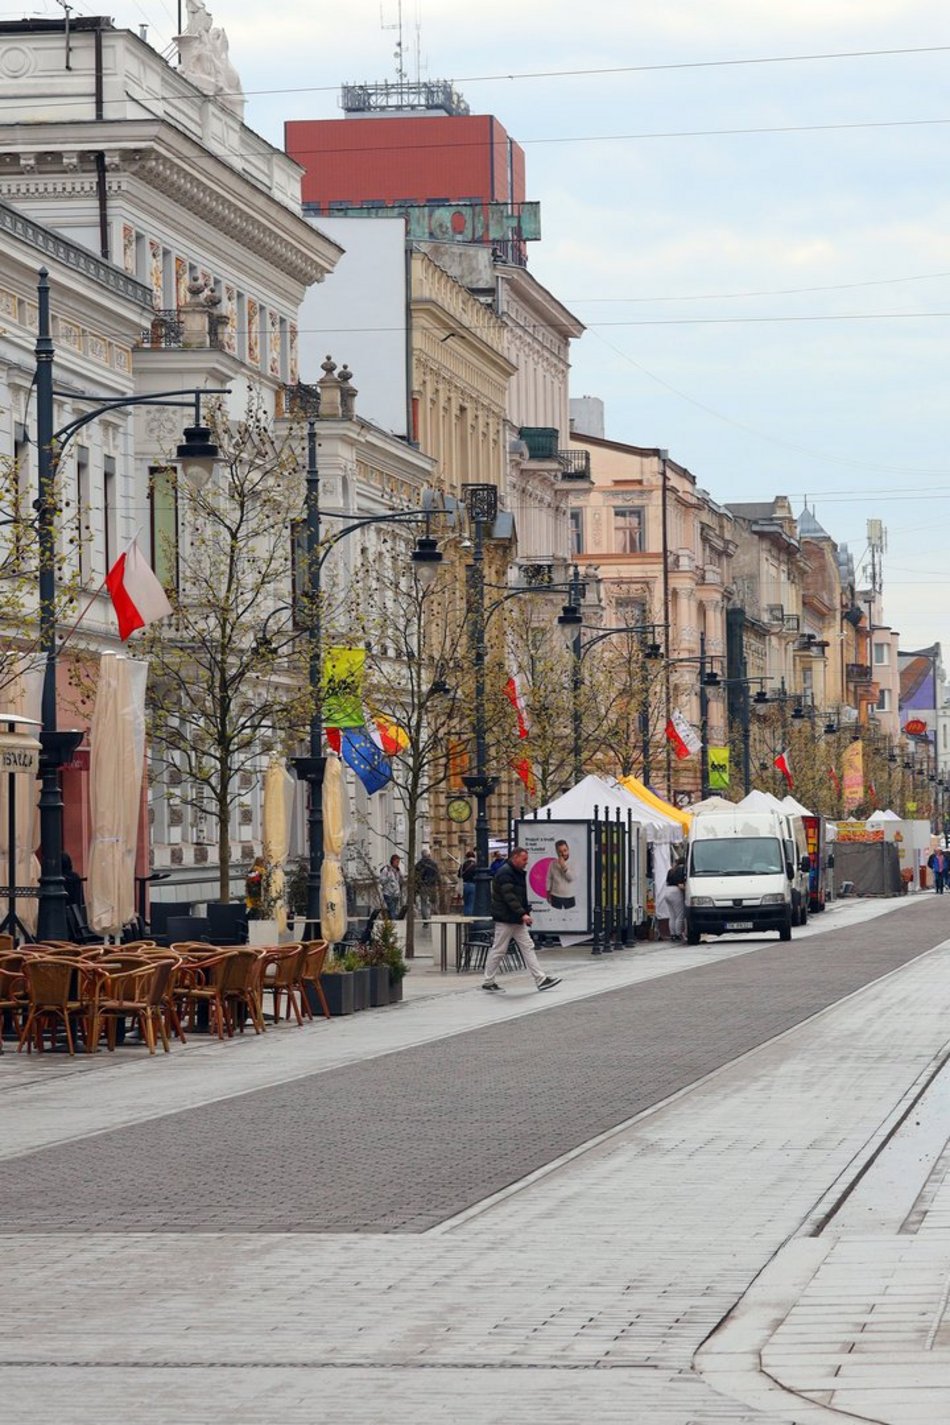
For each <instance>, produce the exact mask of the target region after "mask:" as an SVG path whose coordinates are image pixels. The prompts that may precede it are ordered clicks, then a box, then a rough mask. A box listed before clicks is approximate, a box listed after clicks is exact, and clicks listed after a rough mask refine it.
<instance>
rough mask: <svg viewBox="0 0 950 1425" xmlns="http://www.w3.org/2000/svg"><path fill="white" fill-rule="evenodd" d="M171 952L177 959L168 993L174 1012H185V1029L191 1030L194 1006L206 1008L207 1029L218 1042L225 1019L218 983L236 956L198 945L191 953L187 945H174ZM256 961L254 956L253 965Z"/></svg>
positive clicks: (222, 1036)
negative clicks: (205, 1006)
mask: <svg viewBox="0 0 950 1425" xmlns="http://www.w3.org/2000/svg"><path fill="white" fill-rule="evenodd" d="M172 949H173V950H174V951H175V953H176V954H178V955H180V956H181V965H180V967H179V970H178V973H177V975H176V977H175V983H174V986H173V989H172V998H173V1000H174V1002H175V1007H176V1010H177V1011H178V1012H179V1014H184V1013H185V1012H186V1011H187V1014H188V1025H189V1028H190V1029H194V1027H195V1019H196V1012H197V1008H198V1005H199V1004H206V1005H207V1006H208V1022H209V1026H210V1027H213V1029H214V1031H215V1033H216V1034H217V1036H218V1038H219V1039H223V1038H224V1032H225V1026H226V1023H227V1016H226V1013H225V1007H224V998H223V995H222V987H221V980H222V976H223V974H224V968H225V966H226V964H227V962H228V961H229V960H230V959H231V957H232V956H234V955H237V954H238V953H239V952H238V951H237V950H217V949H215V947H214V946H212V945H202V946H200V947H198V948H197V949H195V948H194V947H192V946H191V945H188V944H187V943H180V944H176V945H174V946H173V947H172ZM205 952H210V953H205ZM241 953H246V952H241ZM256 958H257V957H256V956H255V957H254V959H255V961H256Z"/></svg>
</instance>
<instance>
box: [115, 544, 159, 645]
mask: <svg viewBox="0 0 950 1425" xmlns="http://www.w3.org/2000/svg"><path fill="white" fill-rule="evenodd" d="M106 588H107V589H108V590H109V597H110V598H111V599H112V607H113V608H114V609H115V613H116V618H117V619H118V620H119V637H120V638H121V640H122V642H123V643H124V642H125V641H126V639H127V638H128V637H129V635H130V634H133V633H134V632H135V630H136V629H137V628H146V627H147V626H148V625H149V624H150V623H156V622H157V621H158V620H159V619H160V618H167V617H168V615H169V614H170V613H171V611H172V606H171V604H170V603H169V602H168V595H167V594H166V593H165V590H164V589H163V588H162V586H161V584H160V583H159V581H158V579H157V578H156V577H155V574H154V573H153V571H152V569H151V566H150V565H149V562H148V560H147V559H146V558H145V557H144V555H143V554H142V551H141V550H140V549H139V546H138V542H137V541H136V540H134V539H133V540H132V543H131V544H130V545H129V547H128V549H127V550H126V551H125V552H124V553H123V554H120V555H119V557H118V559H117V560H116V561H115V563H114V564H113V566H112V568H111V569H110V570H109V572H108V574H107V575H106Z"/></svg>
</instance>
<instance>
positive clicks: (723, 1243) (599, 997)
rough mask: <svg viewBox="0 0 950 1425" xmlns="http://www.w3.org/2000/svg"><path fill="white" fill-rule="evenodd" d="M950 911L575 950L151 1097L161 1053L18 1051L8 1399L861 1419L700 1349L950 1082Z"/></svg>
mask: <svg viewBox="0 0 950 1425" xmlns="http://www.w3.org/2000/svg"><path fill="white" fill-rule="evenodd" d="M944 904H945V902H942V901H938V900H937V899H936V898H930V897H927V898H924V897H921V898H919V899H917V898H915V899H914V900H913V901H910V902H903V903H900V904H899V905H897V906H896V907H895V906H894V905H893V903H890V904H886V905H885V904H883V903H877V904H875V903H869V902H853V903H851V904H849V905H839V906H837V907H835V909H834V910H833V911H830V912H829V913H828V914H827V915H826V916H824V917H819V918H816V919H815V920H813V922H812V923H811V924H810V925H809V927H808V928H807V930H806V931H804V932H800V933H798V934H796V937H795V939H794V941H793V943H792V945H791V946H790V947H788V946H784V945H782V946H780V945H779V944H778V943H777V942H776V941H775V940H774V939H772V940H762V941H754V942H749V941H746V942H742V943H735V942H733V943H729V942H726V941H722V942H704V943H703V944H702V945H700V946H698V947H695V948H693V949H687V948H686V947H680V946H663V947H649V948H646V949H644V950H642V951H639V950H634V951H632V952H624V953H622V954H620V955H615V956H612V957H606V963H598V962H587V963H581V962H580V961H579V960H578V961H576V962H575V964H574V965H573V966H572V968H571V970H570V971H569V972H568V971H567V967H566V966H565V967H564V970H565V978H564V983H563V985H562V986H560V987H559V988H558V989H557V990H556V991H554V992H552V993H551V994H550V995H542V996H539V995H537V994H536V993H534V992H533V990H532V989H531V988H530V987H527V988H523V989H522V986H523V984H524V979H523V977H520V984H517V983H516V981H515V980H514V979H513V980H512V982H511V989H510V991H509V993H508V994H507V995H505V996H497V997H490V996H485V995H479V994H478V993H477V987H476V984H475V982H474V981H473V980H463V981H462V982H460V984H459V988H458V990H457V991H451V992H449V991H443V992H440V993H431V994H425V993H420V994H419V995H418V997H417V998H415V999H412V1000H410V1001H409V1002H408V1003H407V1004H406V1005H405V1006H399V1007H393V1008H392V1009H391V1010H388V1011H385V1012H383V1013H382V1014H380V1016H379V1017H378V1020H377V1023H378V1024H379V1026H380V1027H379V1029H377V1028H376V1025H375V1024H374V1025H373V1027H372V1030H371V1029H370V1026H369V1025H365V1026H364V1025H360V1024H358V1022H354V1023H353V1024H348V1025H341V1024H332V1025H330V1026H328V1027H327V1031H326V1034H325V1035H324V1036H323V1038H322V1045H327V1046H329V1047H328V1048H327V1049H326V1050H324V1051H323V1052H322V1054H321V1053H320V1052H317V1051H315V1048H314V1046H315V1043H316V1039H315V1036H309V1035H308V1036H300V1037H295V1036H291V1035H290V1033H289V1031H288V1032H287V1033H285V1032H284V1031H283V1030H281V1031H279V1037H280V1044H281V1058H280V1062H279V1064H277V1063H274V1062H273V1054H271V1056H270V1057H271V1078H270V1079H269V1080H268V1079H267V1078H266V1076H265V1075H264V1074H262V1073H261V1072H260V1069H261V1068H262V1067H263V1065H264V1063H265V1057H264V1056H263V1055H262V1054H261V1052H260V1051H261V1049H262V1048H268V1049H271V1050H273V1049H274V1048H275V1047H276V1046H275V1045H273V1044H267V1043H264V1042H263V1041H261V1042H260V1043H259V1044H257V1045H255V1044H254V1043H253V1042H252V1041H250V1040H248V1041H247V1042H246V1043H242V1042H240V1041H236V1042H235V1043H234V1045H233V1051H232V1050H231V1046H229V1053H228V1055H227V1059H228V1066H229V1069H230V1066H232V1065H233V1066H234V1068H233V1074H229V1073H226V1072H225V1071H222V1070H221V1068H220V1067H219V1064H215V1065H213V1066H212V1064H211V1062H210V1060H208V1059H207V1057H206V1056H205V1057H203V1050H202V1048H201V1047H200V1046H199V1047H198V1049H197V1051H196V1052H195V1053H193V1054H192V1053H190V1052H186V1053H183V1054H181V1055H173V1056H170V1057H169V1059H168V1061H166V1063H164V1064H151V1065H149V1066H147V1067H148V1068H149V1069H151V1070H152V1071H153V1072H152V1074H151V1075H150V1079H149V1090H148V1092H147V1094H146V1092H145V1091H144V1090H143V1087H142V1085H141V1082H140V1078H141V1075H140V1070H139V1066H138V1065H134V1064H128V1063H127V1064H125V1065H123V1066H122V1067H121V1069H120V1067H119V1066H118V1064H115V1065H111V1066H109V1068H108V1071H107V1072H101V1071H100V1072H84V1071H83V1069H82V1067H80V1068H77V1070H76V1071H74V1072H70V1073H62V1072H57V1071H58V1070H59V1068H60V1066H59V1065H57V1064H56V1062H55V1059H54V1058H53V1057H49V1059H48V1067H49V1071H50V1072H49V1076H48V1082H44V1073H43V1071H40V1070H38V1068H37V1065H36V1064H35V1063H34V1064H33V1065H30V1066H29V1069H28V1070H22V1071H21V1068H20V1064H17V1065H15V1066H11V1064H10V1058H11V1056H4V1060H3V1061H2V1062H0V1076H2V1075H4V1074H5V1073H6V1071H7V1069H8V1068H10V1067H13V1068H14V1072H13V1073H12V1074H11V1075H10V1079H9V1086H8V1085H7V1083H6V1082H5V1081H4V1079H3V1077H0V1092H3V1093H4V1097H5V1103H4V1108H5V1110H6V1109H7V1108H8V1105H9V1106H11V1112H10V1113H6V1112H5V1118H8V1119H9V1120H10V1133H9V1136H8V1138H7V1142H6V1145H5V1148H4V1151H3V1157H2V1162H0V1221H2V1227H3V1231H4V1233H5V1234H6V1235H7V1238H8V1249H10V1250H11V1251H12V1252H13V1254H14V1256H15V1260H16V1263H17V1269H16V1271H15V1272H11V1273H5V1274H4V1286H3V1292H4V1298H5V1300H4V1305H5V1307H6V1310H5V1313H4V1316H5V1320H6V1321H7V1323H8V1329H7V1331H6V1334H5V1343H4V1352H3V1355H4V1360H3V1364H2V1366H0V1392H2V1394H0V1399H2V1401H3V1402H5V1404H4V1406H3V1407H2V1408H3V1409H5V1410H7V1411H12V1412H13V1414H11V1415H10V1417H9V1418H11V1419H12V1418H21V1417H22V1415H23V1414H25V1412H26V1410H27V1409H31V1410H36V1409H40V1410H42V1411H43V1413H45V1412H46V1411H47V1410H52V1411H55V1412H56V1414H57V1416H58V1418H60V1419H64V1420H72V1421H75V1422H76V1425H84V1422H86V1421H87V1420H89V1421H91V1420H99V1419H101V1417H102V1415H104V1414H106V1413H111V1414H113V1415H117V1416H118V1418H140V1417H139V1415H138V1414H137V1413H136V1412H137V1410H141V1412H142V1418H144V1413H145V1411H146V1410H147V1412H148V1416H149V1418H150V1419H158V1420H164V1419H166V1418H167V1419H168V1420H169V1421H171V1420H172V1419H175V1420H192V1419H194V1420H195V1421H197V1420H199V1419H201V1420H222V1421H224V1420H228V1419H231V1418H234V1417H237V1418H246V1419H253V1420H259V1421H261V1422H269V1421H271V1420H273V1421H277V1420H290V1421H297V1420H299V1421H305V1420H313V1419H316V1418H319V1419H321V1420H333V1421H374V1420H379V1419H382V1418H385V1417H388V1418H390V1419H392V1420H395V1421H397V1422H398V1421H402V1420H406V1421H408V1420H429V1419H432V1420H436V1419H445V1420H455V1419H458V1420H466V1421H473V1422H476V1425H482V1422H486V1425H487V1422H495V1421H502V1420H508V1419H510V1418H518V1419H519V1420H522V1421H529V1422H534V1421H537V1422H539V1425H540V1422H541V1421H549V1420H553V1421H562V1420H563V1421H568V1420H570V1421H575V1420H584V1419H588V1418H590V1417H591V1416H592V1415H594V1414H595V1413H596V1414H597V1415H598V1416H599V1417H600V1418H602V1419H604V1420H606V1421H609V1422H612V1421H618V1422H619V1421H621V1420H623V1421H629V1420H637V1421H639V1420H644V1421H647V1420H649V1421H650V1422H659V1425H674V1422H675V1425H712V1422H723V1421H733V1422H739V1425H745V1422H751V1421H753V1420H761V1419H766V1418H772V1419H776V1420H786V1421H791V1420H796V1421H802V1420H812V1419H815V1420H817V1419H819V1418H822V1419H824V1418H827V1419H833V1418H836V1417H835V1416H834V1415H833V1414H829V1413H828V1410H827V1408H826V1406H825V1404H823V1403H822V1402H820V1401H814V1400H812V1399H811V1398H810V1397H808V1395H807V1393H806V1394H804V1395H800V1394H798V1393H797V1392H796V1390H795V1383H794V1380H793V1381H792V1382H791V1384H790V1385H789V1384H788V1383H786V1384H785V1385H784V1386H780V1385H778V1384H777V1383H776V1382H774V1381H773V1380H771V1379H770V1380H769V1381H766V1382H765V1383H764V1385H763V1377H762V1376H761V1373H760V1372H758V1371H757V1370H755V1369H753V1368H752V1366H751V1365H750V1363H749V1361H748V1360H747V1359H745V1358H743V1357H742V1352H741V1351H736V1352H735V1353H734V1354H732V1355H730V1357H729V1362H728V1365H729V1368H728V1370H723V1369H722V1362H721V1361H720V1363H719V1373H718V1374H717V1371H716V1369H712V1370H710V1371H706V1370H705V1368H703V1369H702V1370H697V1369H696V1368H695V1366H694V1358H695V1357H696V1353H697V1351H699V1349H700V1347H701V1346H702V1345H703V1343H704V1341H706V1338H707V1337H709V1336H710V1333H712V1332H714V1331H715V1329H716V1328H717V1327H718V1326H719V1324H720V1322H722V1320H723V1318H724V1317H726V1316H727V1315H728V1313H730V1311H731V1310H732V1308H733V1307H734V1305H735V1304H736V1303H737V1302H739V1301H740V1299H741V1298H742V1297H743V1295H744V1293H745V1292H746V1290H747V1288H748V1287H749V1286H750V1283H753V1281H754V1280H755V1278H756V1276H757V1274H758V1273H759V1272H760V1271H761V1269H762V1268H763V1267H765V1266H766V1265H767V1263H768V1262H769V1261H770V1259H772V1258H773V1256H774V1254H776V1253H778V1252H780V1249H781V1248H782V1246H783V1243H785V1242H786V1240H787V1239H788V1238H790V1237H791V1236H792V1235H793V1234H795V1233H796V1232H797V1231H798V1229H799V1228H800V1226H801V1225H802V1224H803V1223H804V1222H806V1221H807V1219H808V1218H809V1215H810V1214H811V1213H812V1212H813V1210H814V1208H815V1205H816V1204H817V1203H819V1202H820V1201H822V1200H823V1199H824V1198H826V1196H827V1195H828V1194H829V1192H831V1191H832V1190H833V1189H834V1188H835V1185H839V1186H840V1184H842V1183H844V1182H845V1181H847V1180H848V1175H849V1174H854V1173H856V1172H858V1171H859V1170H860V1167H861V1165H862V1163H864V1162H865V1161H867V1162H870V1157H867V1159H866V1158H865V1156H864V1155H872V1154H873V1152H874V1151H875V1149H876V1147H877V1146H879V1136H880V1134H881V1133H882V1131H883V1125H885V1124H887V1123H888V1122H889V1121H890V1120H891V1117H892V1115H893V1114H894V1113H895V1112H896V1111H897V1109H898V1107H899V1105H900V1104H901V1103H902V1102H904V1101H905V1099H906V1098H907V1096H908V1095H913V1093H914V1092H915V1086H916V1085H918V1084H920V1083H921V1082H923V1081H924V1079H925V1078H926V1076H927V1075H928V1073H932V1072H933V1065H934V1062H935V1058H936V1057H937V1056H939V1053H940V1050H941V1048H942V1046H943V1044H944V1039H945V1024H946V1018H947V1015H946V1011H947V1008H948V1001H950V955H948V949H947V948H945V945H944V942H945V941H948V940H950V937H948V936H947V934H946V929H947V927H946V925H945V923H944V914H943V905H944ZM419 978H420V981H421V979H422V976H421V975H420V977H419ZM499 1000H500V1001H502V1002H501V1003H498V1001H499ZM383 1021H385V1024H383ZM885 1026H886V1030H885ZM276 1038H278V1035H277V1034H275V1035H273V1036H272V1035H271V1034H270V1032H269V1033H268V1036H266V1039H268V1040H271V1039H276ZM331 1040H336V1043H335V1044H332V1045H331V1044H330V1041H331ZM374 1040H377V1041H378V1042H377V1043H373V1041H374ZM285 1044H286V1046H287V1048H286V1050H285V1049H284V1045H285ZM303 1045H306V1049H305V1050H303V1049H301V1048H298V1047H297V1046H303ZM322 1045H321V1048H322ZM190 1047H191V1046H189V1050H190ZM305 1057H306V1058H309V1059H310V1064H309V1067H308V1066H307V1065H306V1064H305V1063H304V1058H305ZM24 1058H25V1056H20V1061H21V1063H22V1060H23V1059H24ZM90 1067H91V1066H86V1068H90ZM46 1068H47V1065H44V1070H45V1069H46ZM155 1069H158V1071H159V1072H158V1074H155V1073H154V1070H155ZM17 1074H21V1075H22V1076H21V1078H20V1080H19V1083H18V1081H17ZM126 1075H128V1079H127V1080H125V1082H122V1081H121V1080H124V1079H125V1076H126ZM229 1079H230V1082H229ZM100 1095H101V1097H102V1099H103V1102H102V1103H101V1104H98V1105H97V1103H96V1099H97V1097H99V1096H100ZM57 1099H58V1100H59V1104H58V1111H57V1105H56V1100H57ZM31 1102H35V1105H36V1110H37V1111H36V1114H35V1121H36V1124H37V1136H36V1138H35V1140H34V1142H35V1144H36V1146H35V1149H34V1150H33V1151H29V1150H28V1148H27V1144H28V1141H29V1136H28V1127H27V1124H28V1121H29V1119H30V1118H33V1117H34V1114H33V1112H32V1109H31ZM872 1171H873V1168H872V1169H871V1171H869V1173H868V1177H870V1176H871V1172H872ZM63 1282H68V1283H70V1284H74V1283H80V1284H81V1293H78V1294H79V1295H81V1300H82V1307H81V1311H79V1310H77V1311H70V1310H68V1309H65V1310H64V1309H63V1291H62V1284H63ZM753 1385H754V1386H755V1390H753V1389H752V1386H753ZM826 1394H827V1392H826ZM123 1412H124V1413H123ZM808 1412H815V1413H808Z"/></svg>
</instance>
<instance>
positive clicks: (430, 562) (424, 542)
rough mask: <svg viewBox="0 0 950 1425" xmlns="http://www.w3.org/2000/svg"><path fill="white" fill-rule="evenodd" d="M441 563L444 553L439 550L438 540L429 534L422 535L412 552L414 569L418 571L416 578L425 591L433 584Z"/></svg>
mask: <svg viewBox="0 0 950 1425" xmlns="http://www.w3.org/2000/svg"><path fill="white" fill-rule="evenodd" d="M441 563H442V551H441V549H440V548H439V542H438V540H437V539H433V538H432V536H431V535H429V534H421V535H420V536H419V538H418V539H417V540H416V547H415V549H414V550H413V551H412V567H413V569H414V570H415V571H416V578H417V579H418V580H419V583H420V584H421V585H422V587H423V588H424V589H427V588H428V587H429V585H430V584H431V583H432V580H433V579H434V578H435V576H436V574H437V573H438V570H439V565H440V564H441Z"/></svg>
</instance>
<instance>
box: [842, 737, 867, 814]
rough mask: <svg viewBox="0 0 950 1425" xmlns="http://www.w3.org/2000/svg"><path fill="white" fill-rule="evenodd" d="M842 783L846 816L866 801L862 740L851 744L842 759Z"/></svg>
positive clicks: (856, 739) (856, 740)
mask: <svg viewBox="0 0 950 1425" xmlns="http://www.w3.org/2000/svg"><path fill="white" fill-rule="evenodd" d="M841 772H842V777H841V782H842V787H843V790H844V811H845V815H846V816H847V814H848V813H849V812H852V811H854V809H855V807H856V806H857V805H858V804H859V803H860V802H862V801H863V800H864V743H863V742H862V741H861V739H860V738H855V740H854V741H853V742H849V743H848V745H847V747H846V748H845V749H844V757H843V758H842V759H841Z"/></svg>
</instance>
